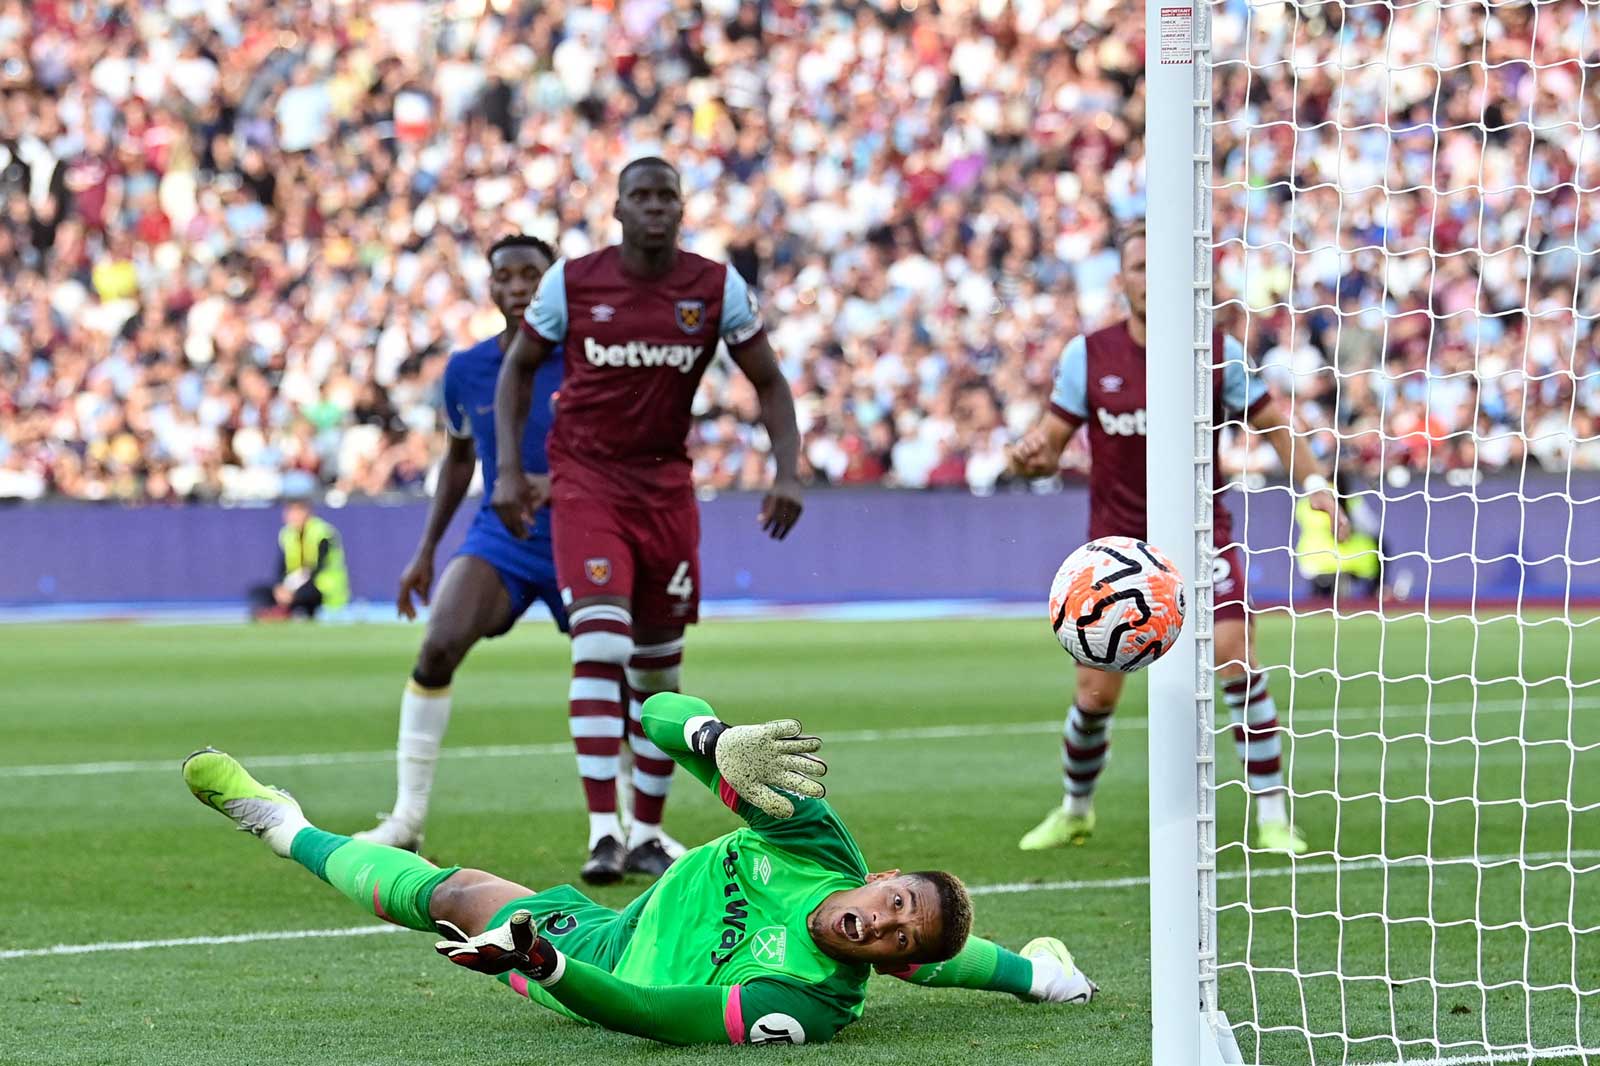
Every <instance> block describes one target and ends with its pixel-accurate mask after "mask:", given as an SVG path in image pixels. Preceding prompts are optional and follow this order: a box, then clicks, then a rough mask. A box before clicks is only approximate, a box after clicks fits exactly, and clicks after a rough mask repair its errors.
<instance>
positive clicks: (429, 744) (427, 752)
mask: <svg viewBox="0 0 1600 1066" xmlns="http://www.w3.org/2000/svg"><path fill="white" fill-rule="evenodd" d="M449 724H450V686H449V684H448V683H446V684H444V685H442V686H438V687H430V686H425V685H423V684H422V683H421V682H420V681H418V680H417V679H416V678H415V677H412V678H411V679H410V680H408V681H407V682H406V691H405V695H404V696H402V697H401V698H400V740H399V744H398V745H397V746H396V751H395V780H396V783H397V787H396V789H395V798H394V809H393V810H392V811H391V812H390V817H391V818H394V819H396V820H398V821H401V822H404V823H405V824H406V825H408V826H411V827H412V828H413V829H416V830H419V831H420V830H421V829H422V824H423V822H425V821H427V818H428V797H429V796H430V795H432V793H433V771H434V767H435V766H436V765H437V764H438V762H439V748H440V746H441V745H442V744H443V743H444V731H445V727H446V726H448V725H449Z"/></svg>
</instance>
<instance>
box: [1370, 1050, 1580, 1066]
mask: <svg viewBox="0 0 1600 1066" xmlns="http://www.w3.org/2000/svg"><path fill="white" fill-rule="evenodd" d="M1591 1055H1600V1048H1578V1047H1553V1048H1530V1049H1525V1050H1520V1051H1513V1050H1505V1051H1491V1052H1489V1053H1488V1054H1487V1055H1484V1054H1480V1053H1474V1054H1470V1055H1451V1056H1449V1057H1448V1058H1433V1059H1396V1060H1394V1061H1393V1062H1375V1063H1373V1064H1372V1066H1475V1064H1478V1063H1492V1062H1533V1061H1535V1060H1538V1059H1577V1058H1585V1059H1587V1057H1588V1056H1591Z"/></svg>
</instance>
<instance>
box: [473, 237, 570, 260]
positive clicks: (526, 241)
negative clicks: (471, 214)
mask: <svg viewBox="0 0 1600 1066" xmlns="http://www.w3.org/2000/svg"><path fill="white" fill-rule="evenodd" d="M502 248H532V249H533V250H534V251H537V252H543V253H544V256H545V258H546V259H548V260H550V262H552V263H554V262H555V261H556V259H557V256H556V250H555V249H554V248H552V247H550V246H549V245H548V244H546V243H545V242H544V241H541V240H540V239H539V238H537V237H535V236H532V235H531V234H527V233H508V234H506V235H505V236H504V237H501V238H500V239H499V240H497V241H495V242H494V243H493V244H491V245H489V253H488V255H486V256H485V257H484V258H486V259H488V260H489V262H491V263H492V262H494V253H496V252H498V251H500V250H501V249H502Z"/></svg>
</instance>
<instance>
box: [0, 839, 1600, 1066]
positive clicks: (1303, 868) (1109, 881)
mask: <svg viewBox="0 0 1600 1066" xmlns="http://www.w3.org/2000/svg"><path fill="white" fill-rule="evenodd" d="M1594 858H1600V851H1574V852H1571V853H1570V854H1569V853H1567V852H1554V851H1545V852H1535V853H1532V854H1528V855H1490V856H1484V857H1480V858H1476V859H1474V858H1471V857H1465V858H1451V859H1436V860H1434V864H1435V865H1441V866H1443V865H1471V864H1474V863H1504V862H1512V861H1515V860H1517V859H1522V860H1523V861H1524V862H1529V863H1540V862H1554V861H1557V860H1577V859H1594ZM1421 865H1422V863H1421V862H1420V861H1419V860H1415V859H1358V860H1353V861H1349V862H1338V863H1314V864H1313V863H1298V864H1296V865H1295V866H1282V867H1279V866H1273V867H1267V868H1264V869H1260V870H1254V871H1250V872H1249V874H1247V873H1246V871H1244V870H1223V871H1220V872H1219V873H1218V874H1217V880H1218V881H1242V880H1244V879H1245V878H1246V877H1247V876H1249V877H1253V878H1265V877H1288V876H1290V875H1291V874H1298V875H1301V876H1315V875H1318V874H1328V873H1333V872H1335V871H1344V872H1350V871H1353V870H1376V869H1380V868H1382V867H1384V866H1419V867H1420V866H1421ZM1149 883H1150V878H1148V877H1107V878H1101V879H1099V880H1084V881H1012V882H1005V883H1001V884H994V885H972V886H969V887H968V889H967V891H968V892H970V893H971V894H972V895H974V896H1010V895H1019V894H1021V893H1025V892H1073V891H1080V890H1091V891H1092V890H1094V889H1113V888H1138V887H1140V886H1142V885H1148V884H1149ZM400 931H401V928H400V926H397V925H372V924H368V925H352V926H349V927H347V928H344V929H291V930H287V931H282V932H264V933H237V934H234V935H232V936H190V937H176V938H173V939H170V940H120V941H107V942H105V943H99V944H56V945H54V946H52V947H46V948H9V949H5V950H0V960H3V959H35V958H45V957H54V956H61V955H96V954H100V953H103V952H115V951H148V950H149V949H151V948H187V947H205V946H210V945H217V944H254V943H258V942H261V941H269V940H325V939H332V938H335V937H345V936H372V935H374V934H376V933H398V932H400ZM1461 1061H1462V1062H1464V1063H1465V1062H1480V1061H1481V1062H1488V1061H1489V1060H1488V1059H1481V1060H1480V1059H1463V1060H1461ZM1395 1066H1412V1064H1395ZM1441 1066H1442V1064H1441Z"/></svg>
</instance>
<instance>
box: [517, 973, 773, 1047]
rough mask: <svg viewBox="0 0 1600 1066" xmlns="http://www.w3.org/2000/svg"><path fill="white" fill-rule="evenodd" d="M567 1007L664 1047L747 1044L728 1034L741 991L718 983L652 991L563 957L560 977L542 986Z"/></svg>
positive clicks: (741, 1036)
mask: <svg viewBox="0 0 1600 1066" xmlns="http://www.w3.org/2000/svg"><path fill="white" fill-rule="evenodd" d="M540 984H541V985H542V986H543V988H544V990H545V992H546V993H548V994H549V995H550V997H551V998H553V999H554V1000H555V1001H556V1002H558V1003H560V1004H561V1005H562V1006H563V1007H565V1008H567V1009H568V1010H570V1011H571V1012H572V1013H574V1014H576V1015H577V1016H578V1017H580V1018H582V1019H583V1020H584V1021H587V1022H592V1023H593V1024H595V1025H598V1026H600V1027H601V1028H602V1029H610V1030H612V1031H614V1032H618V1033H627V1034H629V1035H630V1036H639V1037H643V1038H645V1039H646V1040H659V1041H660V1042H662V1043H664V1044H727V1043H743V1042H744V1035H745V1034H744V1033H743V1032H738V1033H737V1034H735V1033H733V1032H732V1031H730V1023H729V1022H728V1017H729V1016H728V1013H727V1003H728V997H729V996H730V995H735V996H736V995H737V994H738V991H737V989H734V990H731V991H730V990H729V989H726V988H721V987H717V986H714V985H668V986H665V987H661V988H650V987H647V986H645V985H636V984H634V983H632V982H631V981H625V980H623V979H622V978H620V977H617V976H616V975H615V974H610V973H607V972H606V971H605V970H602V969H600V968H599V967H598V966H592V965H590V964H589V963H586V962H581V961H579V960H578V959H574V958H572V957H570V956H564V957H563V958H562V960H561V964H560V966H559V967H558V969H557V971H556V973H555V974H554V975H553V976H552V977H551V978H549V979H547V980H546V981H543V982H540Z"/></svg>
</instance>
